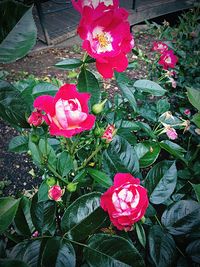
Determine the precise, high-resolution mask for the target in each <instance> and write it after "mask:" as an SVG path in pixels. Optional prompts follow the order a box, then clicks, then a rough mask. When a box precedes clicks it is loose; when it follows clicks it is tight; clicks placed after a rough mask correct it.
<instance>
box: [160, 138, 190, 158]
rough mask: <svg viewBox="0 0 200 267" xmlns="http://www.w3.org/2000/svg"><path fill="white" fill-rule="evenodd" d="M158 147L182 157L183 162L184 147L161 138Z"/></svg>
mask: <svg viewBox="0 0 200 267" xmlns="http://www.w3.org/2000/svg"><path fill="white" fill-rule="evenodd" d="M159 144H160V147H161V148H163V149H164V150H166V151H167V152H169V153H170V154H171V155H173V156H175V157H177V158H180V159H182V160H183V161H184V162H185V159H184V153H185V152H186V151H185V149H184V148H182V147H181V146H179V145H178V144H176V143H173V142H172V141H169V140H163V141H161V142H160V143H159Z"/></svg>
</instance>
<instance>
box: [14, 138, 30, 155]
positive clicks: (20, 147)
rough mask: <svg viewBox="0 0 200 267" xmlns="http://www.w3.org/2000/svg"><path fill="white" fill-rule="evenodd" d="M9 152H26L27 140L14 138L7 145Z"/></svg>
mask: <svg viewBox="0 0 200 267" xmlns="http://www.w3.org/2000/svg"><path fill="white" fill-rule="evenodd" d="M9 150H10V151H12V152H20V153H22V152H27V150H28V138H27V137H26V136H22V135H20V136H15V137H13V138H12V139H11V141H10V143H9Z"/></svg>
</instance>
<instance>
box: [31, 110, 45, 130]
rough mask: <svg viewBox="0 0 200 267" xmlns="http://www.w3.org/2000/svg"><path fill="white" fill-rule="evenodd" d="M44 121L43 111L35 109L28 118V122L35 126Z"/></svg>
mask: <svg viewBox="0 0 200 267" xmlns="http://www.w3.org/2000/svg"><path fill="white" fill-rule="evenodd" d="M42 122H43V118H42V112H41V111H40V110H36V111H33V112H32V113H31V115H30V116H29V118H28V123H29V124H30V125H33V126H35V127H37V126H40V125H41V124H42Z"/></svg>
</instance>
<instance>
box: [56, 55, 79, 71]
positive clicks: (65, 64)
mask: <svg viewBox="0 0 200 267" xmlns="http://www.w3.org/2000/svg"><path fill="white" fill-rule="evenodd" d="M82 64H83V61H82V60H80V59H77V58H66V59H63V60H62V61H60V62H58V63H56V64H55V67H57V68H59V69H64V70H73V69H76V68H78V67H81V66H82Z"/></svg>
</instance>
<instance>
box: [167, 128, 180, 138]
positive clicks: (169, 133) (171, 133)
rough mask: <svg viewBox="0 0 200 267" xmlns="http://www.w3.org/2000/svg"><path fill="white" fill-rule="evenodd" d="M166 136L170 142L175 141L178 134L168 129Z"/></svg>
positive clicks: (172, 129)
mask: <svg viewBox="0 0 200 267" xmlns="http://www.w3.org/2000/svg"><path fill="white" fill-rule="evenodd" d="M166 134H167V136H168V137H169V139H171V140H175V139H177V138H178V134H177V132H176V130H175V129H174V128H171V127H168V129H167V131H166Z"/></svg>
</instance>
